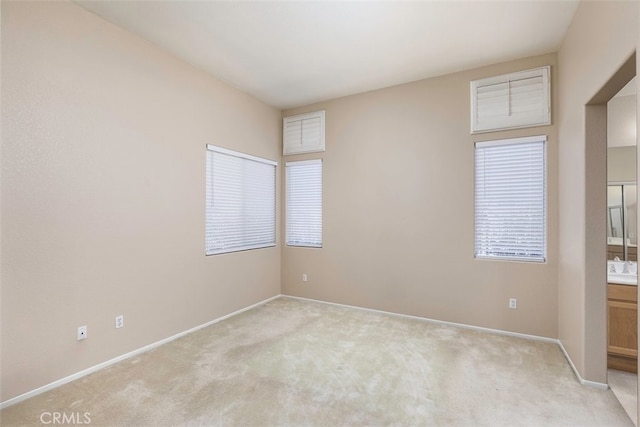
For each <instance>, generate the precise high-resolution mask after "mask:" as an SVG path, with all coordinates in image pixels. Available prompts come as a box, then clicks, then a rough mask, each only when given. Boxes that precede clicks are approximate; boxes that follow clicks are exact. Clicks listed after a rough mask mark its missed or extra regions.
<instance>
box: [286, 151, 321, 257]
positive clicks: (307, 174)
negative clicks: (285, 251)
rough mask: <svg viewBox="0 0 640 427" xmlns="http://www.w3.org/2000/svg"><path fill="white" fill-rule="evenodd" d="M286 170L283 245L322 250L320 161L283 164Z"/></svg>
mask: <svg viewBox="0 0 640 427" xmlns="http://www.w3.org/2000/svg"><path fill="white" fill-rule="evenodd" d="M285 170H286V174H285V175H286V177H285V180H286V182H285V187H286V190H285V192H286V195H285V197H286V214H285V215H286V244H287V246H299V247H308V248H321V247H322V159H314V160H301V161H295V162H286V163H285ZM318 171H319V176H318Z"/></svg>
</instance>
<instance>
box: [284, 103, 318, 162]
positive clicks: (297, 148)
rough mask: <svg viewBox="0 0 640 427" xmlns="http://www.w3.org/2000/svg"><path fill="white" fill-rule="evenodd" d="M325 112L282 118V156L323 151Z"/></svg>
mask: <svg viewBox="0 0 640 427" xmlns="http://www.w3.org/2000/svg"><path fill="white" fill-rule="evenodd" d="M324 127H325V112H324V110H321V111H312V112H310V113H304V114H297V115H295V116H288V117H283V118H282V154H283V155H285V156H288V155H291V154H303V153H317V152H321V151H324V145H325V138H324Z"/></svg>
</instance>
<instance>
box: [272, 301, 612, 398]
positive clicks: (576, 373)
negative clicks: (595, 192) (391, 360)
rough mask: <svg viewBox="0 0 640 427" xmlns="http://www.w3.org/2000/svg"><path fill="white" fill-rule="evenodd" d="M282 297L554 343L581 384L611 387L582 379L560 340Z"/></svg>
mask: <svg viewBox="0 0 640 427" xmlns="http://www.w3.org/2000/svg"><path fill="white" fill-rule="evenodd" d="M281 296H282V297H283V298H293V299H299V300H302V301H313V302H318V303H321V304H329V305H335V306H339V307H347V308H354V309H356V310H363V311H368V312H373V313H382V314H387V315H391V316H398V317H404V318H409V319H416V320H422V321H425V322H432V323H437V324H441V325H449V326H455V327H458V328H464V329H472V330H476V331H483V332H489V333H492V334H499V335H507V336H511V337H518V338H524V339H529V340H535V341H543V342H548V343H553V344H556V345H558V346H559V347H560V350H562V353H563V354H564V357H565V358H566V359H567V361H568V362H569V365H570V366H571V369H572V370H573V373H574V374H575V376H576V378H577V379H578V381H579V382H580V384H582V385H586V386H589V387H594V388H597V389H600V390H607V389H608V388H609V386H608V385H607V384H604V383H599V382H595V381H589V380H585V379H584V378H582V376H581V375H580V372H578V369H576V366H575V365H574V364H573V361H572V360H571V357H570V356H569V353H567V351H566V350H565V348H564V346H563V345H562V342H561V341H560V340H559V339H555V338H548V337H541V336H538V335H528V334H521V333H518V332H511V331H505V330H502V329H492V328H484V327H481V326H473V325H466V324H464V323H455V322H447V321H444V320H436V319H429V318H427V317H419V316H411V315H408V314H401V313H394V312H390V311H383V310H376V309H373V308H365V307H358V306H354V305H348V304H339V303H335V302H329V301H322V300H316V299H313V298H304V297H297V296H294V295H281Z"/></svg>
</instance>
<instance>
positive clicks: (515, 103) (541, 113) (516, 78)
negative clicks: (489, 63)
mask: <svg viewBox="0 0 640 427" xmlns="http://www.w3.org/2000/svg"><path fill="white" fill-rule="evenodd" d="M549 70H550V67H548V66H547V67H542V68H536V69H533V70H526V71H520V72H517V73H512V74H505V75H502V76H497V77H490V78H487V79H482V80H475V81H472V82H471V132H472V133H476V132H487V131H492V130H498V129H511V128H520V127H528V126H541V125H548V124H551V103H550V95H549V90H550V84H549Z"/></svg>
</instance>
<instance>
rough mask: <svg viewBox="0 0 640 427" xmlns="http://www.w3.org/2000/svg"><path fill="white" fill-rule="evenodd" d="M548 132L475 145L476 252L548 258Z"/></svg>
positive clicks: (487, 255) (480, 255) (479, 254)
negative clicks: (546, 151)
mask: <svg viewBox="0 0 640 427" xmlns="http://www.w3.org/2000/svg"><path fill="white" fill-rule="evenodd" d="M545 145H546V136H536V137H527V138H516V139H509V140H501V141H490V142H478V143H476V147H475V166H476V169H475V256H476V257H477V258H506V259H513V260H524V261H539V262H542V261H544V260H545V256H546V160H545V158H546V154H545V150H546V147H545Z"/></svg>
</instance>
